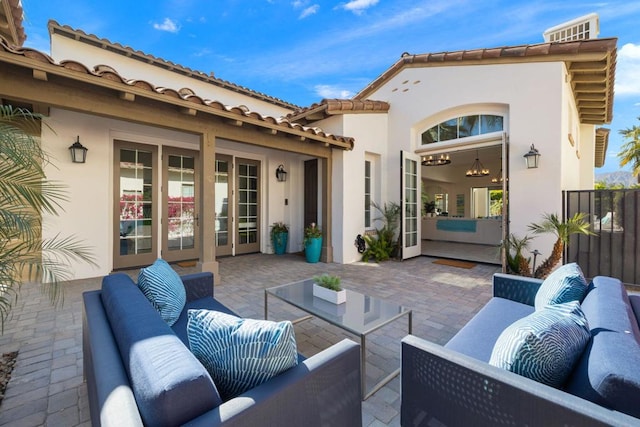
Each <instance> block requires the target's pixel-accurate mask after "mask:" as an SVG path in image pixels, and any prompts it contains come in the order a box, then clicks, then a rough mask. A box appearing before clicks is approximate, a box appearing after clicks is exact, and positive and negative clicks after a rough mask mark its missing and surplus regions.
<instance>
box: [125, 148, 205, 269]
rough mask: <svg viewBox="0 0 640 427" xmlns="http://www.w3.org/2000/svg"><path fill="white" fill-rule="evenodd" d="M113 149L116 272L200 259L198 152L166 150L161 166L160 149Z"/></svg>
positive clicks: (163, 149) (164, 150)
mask: <svg viewBox="0 0 640 427" xmlns="http://www.w3.org/2000/svg"><path fill="white" fill-rule="evenodd" d="M114 146H115V151H114V153H115V154H114V159H115V161H114V177H115V178H114V215H113V217H114V227H113V231H114V249H113V266H114V269H121V268H130V267H138V266H144V265H149V264H151V263H153V261H155V259H156V258H158V257H162V258H164V259H165V260H167V261H180V260H187V259H195V258H198V252H199V238H198V235H199V233H198V227H199V210H198V204H199V200H198V198H199V195H200V190H199V185H198V182H199V179H198V174H199V170H198V152H197V151H191V150H182V149H177V148H173V147H166V146H165V147H162V151H163V158H162V165H161V166H160V162H159V159H158V157H159V156H158V147H157V146H153V145H146V144H137V143H131V142H125V141H115V144H114ZM159 167H161V169H160V170H159V169H158V168H159ZM160 182H162V185H160V184H159V183H160ZM163 189H164V191H162V190H163ZM159 242H160V243H159ZM158 248H161V249H162V251H159V250H158Z"/></svg>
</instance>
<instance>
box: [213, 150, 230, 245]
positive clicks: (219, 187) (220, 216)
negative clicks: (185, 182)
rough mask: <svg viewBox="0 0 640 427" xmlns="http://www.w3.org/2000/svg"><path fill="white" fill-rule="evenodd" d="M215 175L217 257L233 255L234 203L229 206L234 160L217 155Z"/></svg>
mask: <svg viewBox="0 0 640 427" xmlns="http://www.w3.org/2000/svg"><path fill="white" fill-rule="evenodd" d="M215 174H216V175H215V204H216V206H215V213H216V219H215V230H216V234H215V236H216V237H215V239H216V242H215V243H216V256H225V255H231V254H233V246H232V240H233V231H232V230H233V225H232V224H231V219H232V218H233V215H232V212H231V210H232V207H233V203H231V204H229V200H230V199H231V195H232V193H233V158H232V157H231V156H225V155H223V154H216V172H215ZM230 208H231V209H230ZM230 230H231V232H230Z"/></svg>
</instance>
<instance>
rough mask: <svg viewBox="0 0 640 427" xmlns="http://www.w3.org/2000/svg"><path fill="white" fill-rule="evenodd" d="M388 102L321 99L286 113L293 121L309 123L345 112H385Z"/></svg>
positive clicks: (387, 108) (387, 109)
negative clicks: (308, 105)
mask: <svg viewBox="0 0 640 427" xmlns="http://www.w3.org/2000/svg"><path fill="white" fill-rule="evenodd" d="M387 111H389V103H388V102H385V101H374V100H370V99H323V100H322V101H320V102H318V103H315V104H313V105H311V106H310V107H306V108H301V109H299V110H296V111H294V112H293V113H290V114H287V119H289V120H291V121H294V122H302V123H309V122H314V121H317V120H322V119H325V118H327V117H329V116H332V115H336V114H345V113H359V114H362V113H385V112H387Z"/></svg>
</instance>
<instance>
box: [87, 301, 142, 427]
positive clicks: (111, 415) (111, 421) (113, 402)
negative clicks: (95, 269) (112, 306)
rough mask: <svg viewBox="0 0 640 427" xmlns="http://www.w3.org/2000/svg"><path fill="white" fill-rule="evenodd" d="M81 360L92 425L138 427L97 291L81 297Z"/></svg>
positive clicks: (132, 397)
mask: <svg viewBox="0 0 640 427" xmlns="http://www.w3.org/2000/svg"><path fill="white" fill-rule="evenodd" d="M82 298H83V301H84V304H83V313H82V315H83V317H82V358H83V369H84V379H85V381H86V383H87V395H88V398H89V407H90V413H91V424H92V425H93V426H107V427H108V426H113V427H118V426H123V425H127V426H140V427H142V418H141V417H140V413H139V412H138V406H137V405H136V400H135V397H134V395H133V390H132V389H131V385H130V384H129V378H128V377H127V373H126V371H125V369H124V366H123V365H122V359H121V358H120V353H119V351H118V345H117V344H116V341H115V339H114V337H113V334H112V332H111V326H110V324H109V320H108V319H107V316H106V314H105V311H104V308H103V306H102V302H101V299H100V291H89V292H85V293H84V294H83V295H82Z"/></svg>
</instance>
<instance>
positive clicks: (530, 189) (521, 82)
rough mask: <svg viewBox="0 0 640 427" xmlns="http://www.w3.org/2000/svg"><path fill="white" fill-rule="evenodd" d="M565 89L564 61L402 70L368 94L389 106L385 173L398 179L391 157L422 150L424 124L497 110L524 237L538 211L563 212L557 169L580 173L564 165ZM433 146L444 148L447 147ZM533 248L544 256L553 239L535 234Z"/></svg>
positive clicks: (516, 219) (514, 216)
mask: <svg viewBox="0 0 640 427" xmlns="http://www.w3.org/2000/svg"><path fill="white" fill-rule="evenodd" d="M567 89H568V86H567V85H566V84H565V69H564V64H563V63H528V64H500V65H483V66H479V65H473V66H458V67H455V66H447V67H431V68H409V69H405V70H403V71H402V72H400V73H399V74H398V75H396V76H395V77H393V78H392V79H390V81H388V82H387V84H385V85H384V86H383V87H381V88H380V89H379V90H378V91H376V92H375V93H373V94H372V95H370V98H371V99H377V100H383V101H387V102H389V103H390V104H391V106H392V107H391V109H390V111H389V134H388V140H389V145H390V146H393V147H394V148H395V150H394V151H390V153H389V156H388V159H387V167H388V173H389V175H390V176H399V171H398V164H399V161H398V158H397V154H396V152H399V150H400V149H401V148H402V149H405V150H409V151H415V150H419V149H420V148H422V146H421V141H420V135H421V133H422V132H424V131H425V130H426V129H428V128H429V127H431V126H433V125H435V124H437V123H439V122H441V121H444V120H446V119H449V118H452V117H456V116H460V115H465V114H468V113H471V112H474V113H485V114H486V113H489V114H491V113H492V112H495V111H501V112H502V114H504V115H505V131H506V132H507V133H508V136H509V159H508V161H509V170H510V175H509V187H510V202H511V205H510V219H511V223H510V231H511V232H512V233H515V234H517V235H520V236H523V235H525V234H527V233H528V229H527V225H528V224H529V223H531V222H537V221H539V220H540V218H541V215H542V214H543V213H547V212H549V213H551V212H556V213H559V214H560V213H561V208H562V199H561V191H562V190H563V189H564V183H563V179H562V178H563V177H562V171H563V169H564V170H565V171H566V176H577V175H578V174H579V172H580V168H579V166H578V165H579V162H577V161H566V162H563V158H566V157H567V156H566V155H565V153H563V149H561V147H562V146H563V145H566V139H567V135H566V134H567V129H568V125H567V124H566V122H567V120H568V116H567V114H566V113H565V110H566V109H567V108H568V101H567V99H568V97H567ZM569 90H570V89H569ZM563 134H564V139H563ZM563 143H564V144H563ZM439 144H441V146H442V147H443V151H446V148H447V144H448V142H445V143H439ZM531 144H535V146H536V148H537V149H538V150H539V151H540V153H541V154H542V157H541V162H540V167H539V168H538V169H526V167H525V163H524V160H523V157H522V156H523V155H524V154H525V153H526V152H528V151H529V147H530V145H531ZM431 145H433V147H432V146H431ZM435 145H436V144H430V145H429V147H428V148H435ZM592 165H593V162H591V166H592ZM398 191H399V188H398V186H390V187H389V195H388V197H389V198H391V199H396V198H399V196H398V194H397V193H398ZM535 244H536V246H540V248H539V249H540V250H541V251H543V252H546V251H550V250H551V245H552V244H553V238H552V237H550V236H541V237H540V240H536V242H535ZM543 247H544V248H543Z"/></svg>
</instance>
